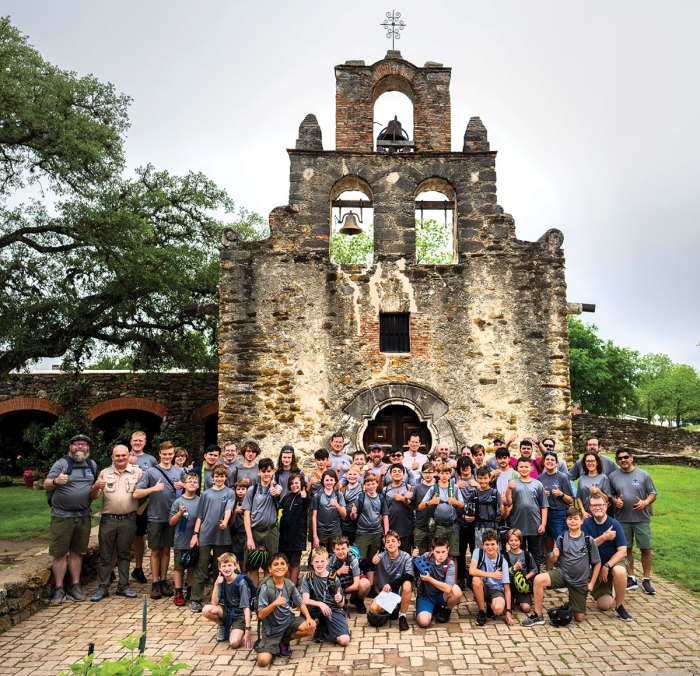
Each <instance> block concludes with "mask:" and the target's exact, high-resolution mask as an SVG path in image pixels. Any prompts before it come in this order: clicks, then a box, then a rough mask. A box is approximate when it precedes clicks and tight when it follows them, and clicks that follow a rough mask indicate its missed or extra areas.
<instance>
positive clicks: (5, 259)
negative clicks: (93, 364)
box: [0, 19, 260, 374]
mask: <svg viewBox="0 0 700 676" xmlns="http://www.w3.org/2000/svg"><path fill="white" fill-rule="evenodd" d="M0 59H2V60H1V61H0V106H2V108H1V109H2V111H3V120H4V121H8V120H10V121H11V122H12V123H11V124H8V123H6V122H4V123H3V124H2V125H0V151H1V152H0V288H2V289H3V294H2V295H1V296H0V374H4V373H8V372H9V371H11V370H12V369H15V368H21V367H24V366H26V365H27V364H30V363H32V362H34V361H36V360H38V359H40V358H43V357H62V356H65V359H66V360H67V361H69V362H70V363H73V364H76V365H78V366H83V365H84V364H85V363H87V362H89V361H90V360H91V359H92V358H93V357H96V356H101V355H102V354H103V352H104V350H105V346H106V347H107V349H111V350H112V351H113V352H114V353H116V354H118V355H119V356H120V357H123V358H126V359H129V360H130V361H131V364H132V366H133V368H144V369H161V368H172V367H175V366H178V367H185V368H189V369H210V368H212V367H213V366H214V364H215V359H214V352H215V350H214V349H213V348H214V340H215V334H214V324H215V318H214V317H213V316H212V315H211V314H209V313H207V312H206V311H204V309H203V308H205V307H207V306H211V305H212V304H214V303H216V302H217V281H218V251H217V249H218V240H219V233H220V231H221V228H222V223H221V222H220V221H219V220H217V219H216V218H215V217H214V216H213V215H212V214H214V213H215V212H217V211H218V212H221V211H224V212H231V211H232V210H233V203H232V202H231V200H230V198H229V197H228V195H227V194H226V192H225V191H223V190H221V189H220V188H218V187H217V186H216V185H215V184H214V183H213V182H211V181H210V180H209V179H207V178H206V177H205V176H204V175H202V174H199V173H194V172H191V173H189V174H187V175H185V176H171V175H170V174H169V173H168V172H165V171H157V170H156V169H155V168H154V167H153V166H151V165H148V166H146V167H142V168H139V169H137V170H136V172H135V175H134V177H133V178H125V177H124V176H122V174H121V171H122V169H123V157H122V144H123V134H124V132H125V130H126V128H127V126H128V118H127V114H126V109H127V105H128V102H129V99H128V98H127V97H125V96H122V95H117V94H116V93H115V92H114V88H113V87H112V86H111V85H104V84H101V83H100V82H98V81H97V80H96V79H95V78H93V77H85V78H79V77H78V76H77V75H76V74H75V73H70V72H66V71H62V70H60V69H58V68H56V67H55V66H53V65H51V64H49V63H47V62H46V61H44V60H43V59H42V57H41V56H40V55H39V54H38V52H36V50H34V49H33V48H32V47H30V46H29V45H28V44H27V41H26V38H24V37H23V36H22V35H20V34H19V33H18V32H17V31H16V30H15V29H14V28H13V27H12V26H11V25H10V24H9V21H8V20H7V19H3V20H1V21H0ZM37 181H41V186H42V189H44V188H46V189H47V190H49V191H50V194H48V195H44V194H42V196H45V197H46V199H42V200H41V201H39V200H37V199H32V198H30V199H28V200H27V201H24V202H20V201H19V198H20V196H19V195H18V194H17V191H18V190H19V189H21V188H22V187H24V186H26V185H31V184H32V183H33V182H37ZM243 220H244V221H245V223H246V227H247V228H248V231H250V232H253V231H255V230H256V228H259V227H260V223H259V220H258V217H257V216H256V215H250V214H244V218H243Z"/></svg>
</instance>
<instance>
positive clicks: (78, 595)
mask: <svg viewBox="0 0 700 676" xmlns="http://www.w3.org/2000/svg"><path fill="white" fill-rule="evenodd" d="M66 594H67V595H68V596H70V597H71V598H72V599H73V600H74V601H84V600H85V599H86V598H87V597H86V596H85V594H84V593H83V588H82V587H81V586H80V585H79V584H77V583H76V584H72V585H71V586H70V587H68V591H66Z"/></svg>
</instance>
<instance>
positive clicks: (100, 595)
mask: <svg viewBox="0 0 700 676" xmlns="http://www.w3.org/2000/svg"><path fill="white" fill-rule="evenodd" d="M108 596H109V592H108V591H107V590H106V589H102V587H100V588H99V589H98V590H97V591H96V592H95V593H94V594H93V595H92V596H91V597H90V601H92V603H99V602H100V601H102V599H106V598H107V597H108Z"/></svg>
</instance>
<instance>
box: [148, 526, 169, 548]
mask: <svg viewBox="0 0 700 676" xmlns="http://www.w3.org/2000/svg"><path fill="white" fill-rule="evenodd" d="M147 532H148V546H149V547H150V548H151V549H152V550H153V549H163V547H172V546H173V541H174V540H175V526H171V525H170V524H169V523H168V522H167V521H166V522H165V523H160V522H159V521H149V522H148V531H147Z"/></svg>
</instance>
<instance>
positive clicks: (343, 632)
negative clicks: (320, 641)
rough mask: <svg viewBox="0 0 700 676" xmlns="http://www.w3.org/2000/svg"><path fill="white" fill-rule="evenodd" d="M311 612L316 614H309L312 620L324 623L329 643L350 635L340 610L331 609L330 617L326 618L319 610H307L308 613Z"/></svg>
mask: <svg viewBox="0 0 700 676" xmlns="http://www.w3.org/2000/svg"><path fill="white" fill-rule="evenodd" d="M312 610H313V611H316V612H311V617H312V618H313V619H314V620H319V621H320V622H323V623H325V625H326V627H327V629H328V636H330V639H331V641H335V640H336V639H337V638H338V637H339V636H349V635H350V630H349V629H348V621H347V618H346V617H345V613H344V612H343V611H342V610H337V609H335V608H333V609H332V612H331V616H330V617H326V616H325V615H324V614H323V613H322V612H321V610H320V609H319V608H316V607H312V608H309V611H312Z"/></svg>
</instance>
